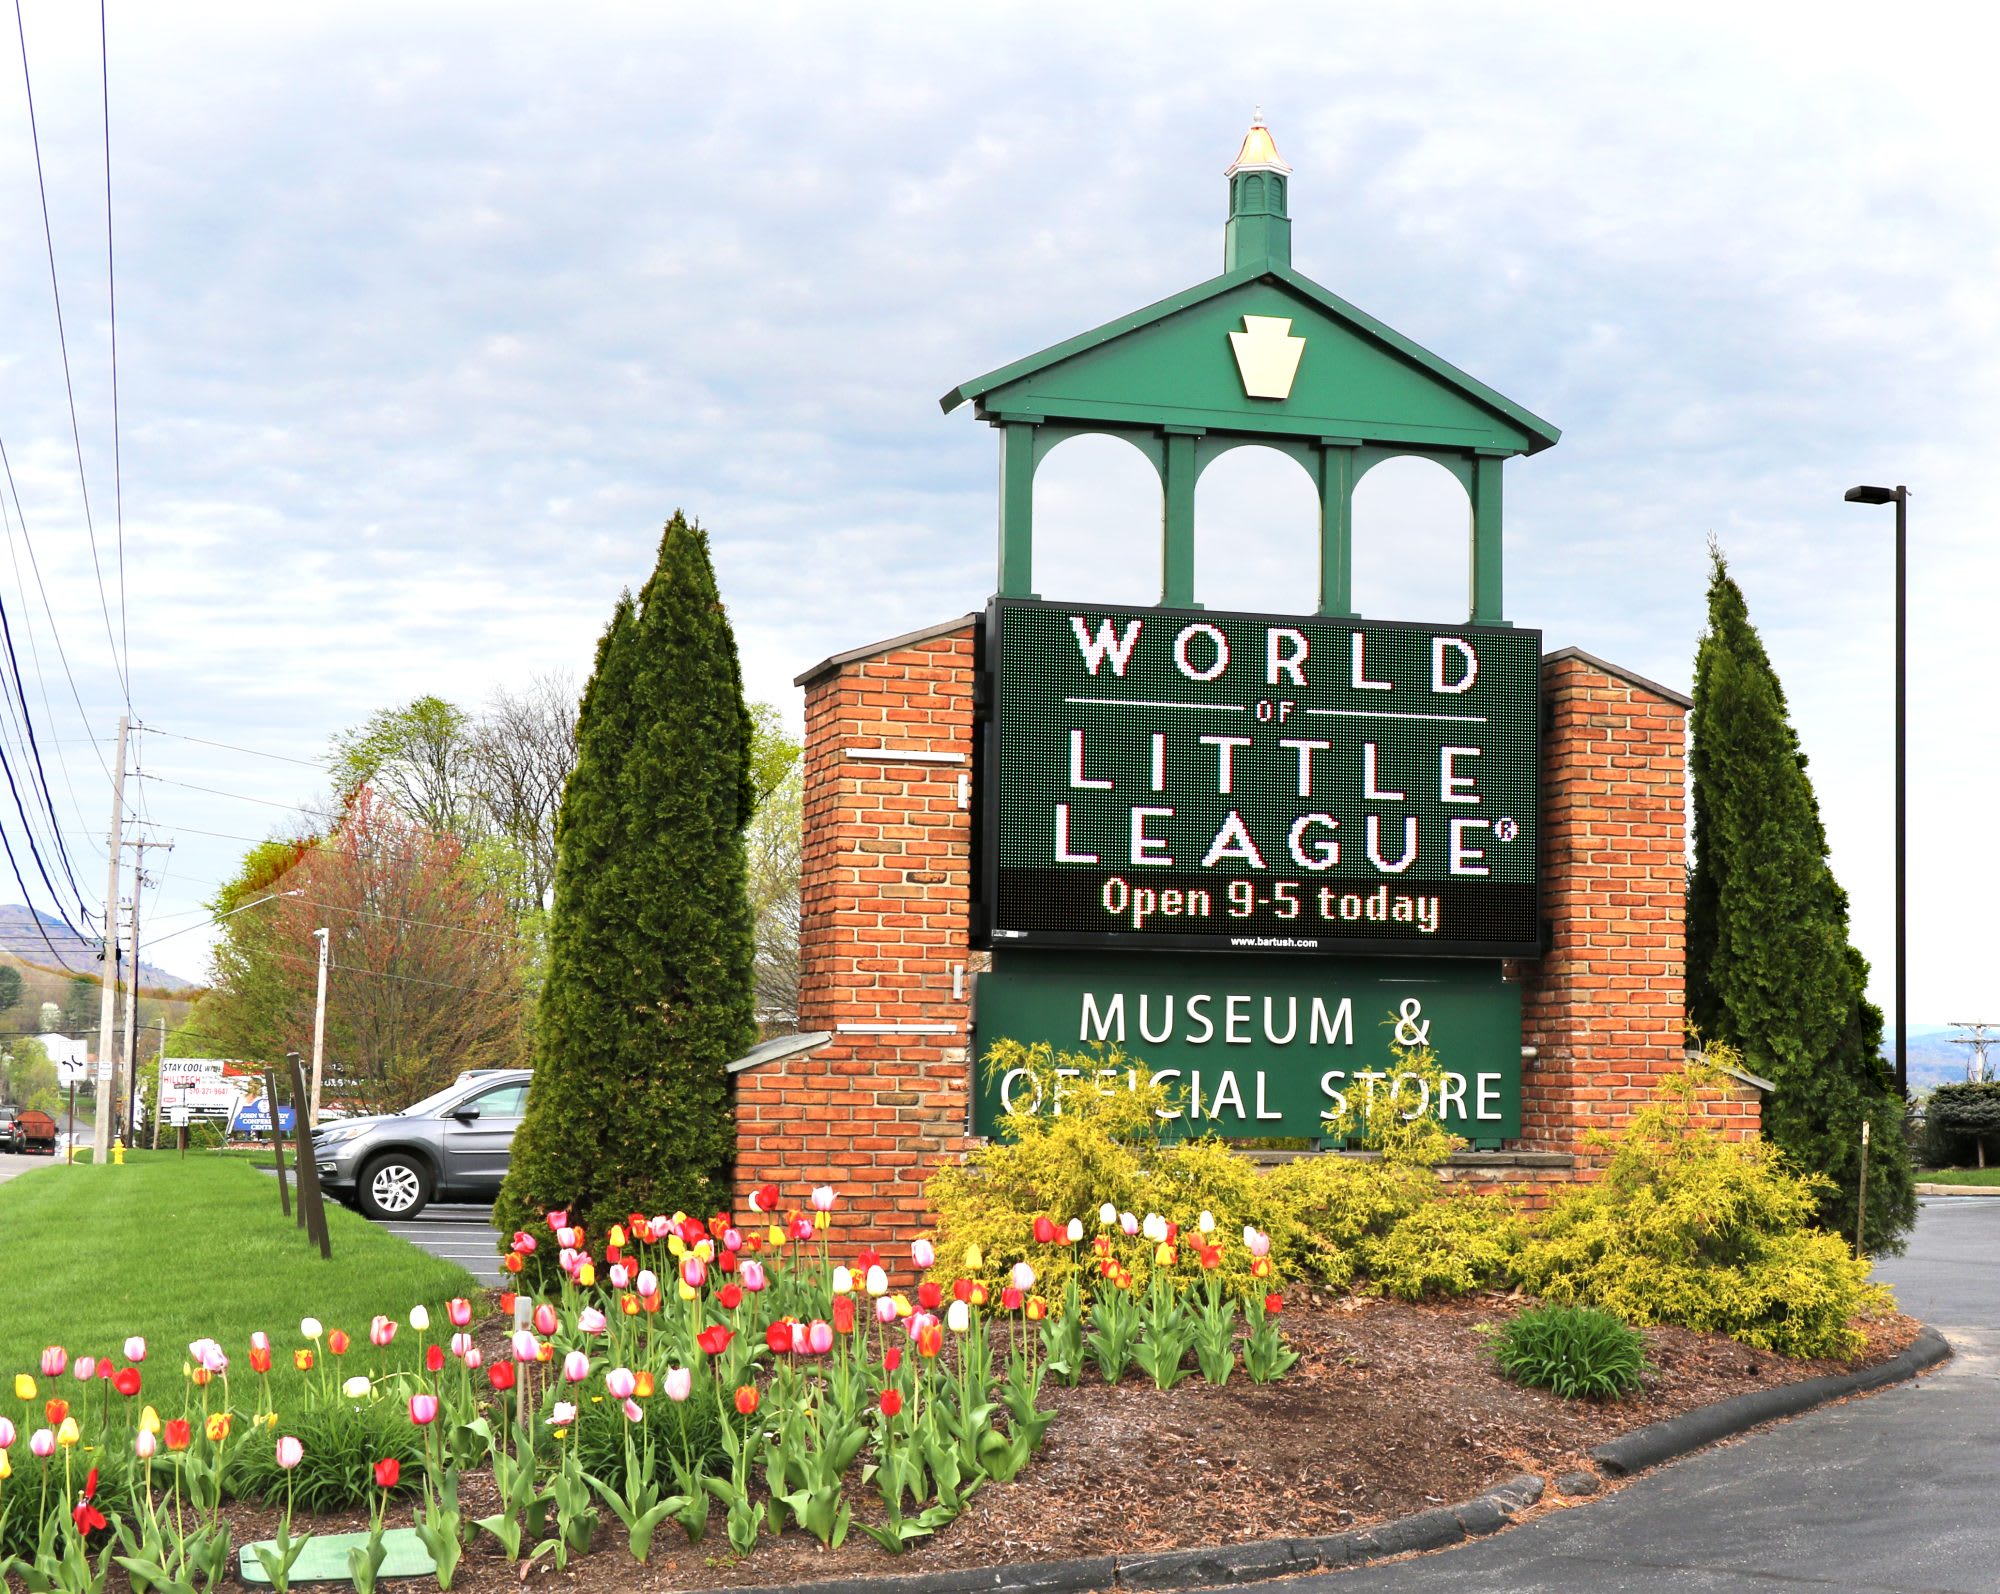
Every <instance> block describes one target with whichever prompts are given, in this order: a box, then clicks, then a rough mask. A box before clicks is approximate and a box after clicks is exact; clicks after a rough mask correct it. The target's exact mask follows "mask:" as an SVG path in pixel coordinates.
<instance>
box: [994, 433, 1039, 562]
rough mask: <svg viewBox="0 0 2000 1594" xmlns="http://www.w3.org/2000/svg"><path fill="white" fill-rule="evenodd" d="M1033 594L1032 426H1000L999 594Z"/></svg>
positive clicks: (1033, 469)
mask: <svg viewBox="0 0 2000 1594" xmlns="http://www.w3.org/2000/svg"><path fill="white" fill-rule="evenodd" d="M1034 595H1035V429H1034V427H1033V426H1031V425H1028V424H1026V423H1024V422H1020V421H1007V422H1005V423H1003V424H1002V425H1001V427H1000V596H1001V597H1003V598H1032V597H1033V596H1034Z"/></svg>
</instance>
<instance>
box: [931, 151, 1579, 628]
mask: <svg viewBox="0 0 2000 1594" xmlns="http://www.w3.org/2000/svg"><path fill="white" fill-rule="evenodd" d="M1227 175H1228V178H1229V219H1228V223H1227V226H1226V229H1225V234H1224V249H1223V265H1224V269H1223V272H1222V275H1220V276H1218V277H1213V278H1211V279H1210V280H1208V281H1207V282H1203V283H1200V284H1198V285H1197V286H1195V287H1192V288H1189V289H1187V290H1185V291H1184V292H1181V293H1177V294H1175V295H1173V296H1172V297H1170V298H1167V299H1163V300H1161V301H1160V302H1159V303H1157V304H1154V305H1149V306H1148V307H1146V308H1145V309H1143V310H1137V311H1134V312H1133V313H1132V314H1130V315H1126V316H1121V317H1120V318H1118V319H1117V320H1115V321H1111V322H1107V323H1106V324H1105V325H1103V326H1100V327H1096V328H1093V329H1092V330H1090V331H1088V332H1084V333H1081V334H1079V335H1077V336H1076V337H1072V338H1069V339H1066V340H1065V341H1063V342H1061V343H1058V344H1055V345H1054V346H1053V347H1051V348H1048V349H1044V350H1043V351H1042V352H1041V353H1039V354H1035V355H1030V356H1029V357H1028V358H1027V359H1024V360H1016V361H1014V362H1013V363H1012V364H1010V365H1005V366H1002V367H1001V368H1000V369H998V370H996V371H991V372H988V373H987V374H986V375H985V376H982V377H978V378H976V379H974V380H973V381H970V382H964V383H961V384H960V385H959V386H957V387H955V388H953V389H952V390H951V391H950V392H949V393H947V394H946V395H945V396H944V399H943V401H942V402H943V405H944V408H945V409H946V410H951V409H954V408H956V407H957V406H959V405H960V404H964V403H967V402H970V403H972V404H973V405H974V406H975V407H976V410H977V413H978V414H979V416H980V417H981V418H982V419H984V420H986V421H988V422H989V423H991V424H992V425H993V426H995V427H997V428H998V429H999V431H1000V434H1001V470H1000V579H999V593H1000V596H1002V597H1031V596H1033V595H1034V580H1033V558H1034V547H1033V543H1034V525H1033V496H1034V477H1035V471H1036V468H1037V467H1038V466H1039V464H1040V463H1041V461H1042V459H1043V458H1044V456H1046V455H1047V453H1048V452H1049V450H1051V449H1052V448H1054V447H1055V446H1056V445H1057V444H1059V443H1061V442H1063V441H1065V440H1066V439H1068V438H1070V437H1075V436H1078V435H1081V434H1084V433H1107V434H1110V435H1112V436H1117V437H1122V438H1124V439H1125V440H1126V441H1128V442H1130V443H1131V444H1133V446H1135V447H1136V448H1138V449H1139V451H1140V452H1141V453H1142V454H1144V455H1145V456H1146V458H1147V459H1148V460H1150V461H1151V462H1152V464H1153V467H1154V469H1155V470H1156V471H1158V473H1159V476H1160V481H1161V487H1162V497H1163V505H1164V508H1163V516H1162V525H1161V541H1162V590H1161V602H1162V603H1164V604H1167V605H1175V606H1180V607H1188V606H1191V605H1193V603H1194V602H1195V572H1194V499H1195V483H1196V481H1197V480H1198V479H1199V477H1200V475H1201V473H1202V471H1203V470H1205V469H1206V468H1207V467H1208V465H1209V464H1211V463H1212V462H1213V461H1214V460H1215V459H1217V458H1218V457H1220V456H1221V455H1222V454H1223V453H1226V452H1227V451H1228V450H1230V449H1232V448H1238V447H1242V446H1244V445H1246V444H1256V445H1261V446H1264V447H1268V448H1275V449H1278V450H1279V451H1280V452H1282V453H1285V454H1287V455H1289V456H1290V457H1291V458H1293V459H1295V460H1296V461H1297V462H1298V463H1299V464H1300V465H1301V466H1302V467H1303V468H1304V469H1305V470H1306V472H1307V473H1308V475H1309V476H1310V477H1311V478H1312V481H1313V484H1314V487H1315V489H1316V491H1317V494H1318V497H1319V503H1320V539H1319V541H1320V546H1319V580H1318V584H1317V590H1316V602H1315V604H1314V605H1313V607H1314V608H1316V609H1317V611H1318V612H1319V613H1321V614H1326V615H1339V616H1345V615H1349V614H1351V613H1352V612H1353V606H1352V580H1351V576H1352V568H1353V565H1352V546H1351V537H1350V506H1351V503H1352V500H1353V495H1354V487H1355V484H1356V483H1357V482H1358V481H1359V480H1360V479H1361V477H1362V476H1363V475H1365V474H1366V473H1367V472H1368V471H1369V470H1370V469H1371V468H1372V467H1374V466H1375V465H1377V464H1379V463H1381V462H1382V461H1383V460H1385V459H1390V458H1394V457H1396V456H1398V455H1404V454H1413V455H1419V456H1421V457H1423V458H1426V459H1431V460H1434V461H1436V462H1437V463H1439V464H1441V465H1443V466H1444V467H1445V468H1446V469H1448V470H1450V471H1451V472H1452V473H1453V474H1454V475H1455V476H1456V477H1457V478H1458V480H1459V481H1460V483H1461V484H1462V485H1463V486H1464V487H1465V489H1466V492H1467V495H1468V497H1469V498H1470V500H1471V505H1472V547H1471V561H1470V571H1471V575H1470V593H1469V600H1468V605H1467V614H1468V618H1469V619H1470V620H1471V621H1472V622H1473V623H1476V624H1482V625H1498V624H1503V623H1504V618H1503V613H1502V607H1503V606H1502V564H1501V490H1500V468H1501V464H1502V462H1503V461H1504V460H1506V459H1508V458H1510V457H1512V456H1515V455H1518V454H1533V453H1537V452H1539V451H1540V450H1542V449H1544V448H1547V447H1549V446H1550V445H1551V444H1553V443H1554V442H1555V441H1556V439H1557V437H1558V436H1559V435H1560V434H1559V433H1558V432H1557V430H1556V428H1554V427H1553V426H1551V425H1549V423H1548V422H1546V421H1544V420H1542V419H1541V418H1540V417H1538V416H1536V415H1534V414H1532V413H1530V412H1529V411H1528V410H1526V409H1524V408H1522V407H1521V406H1520V405H1518V404H1516V403H1514V402H1513V401H1512V400H1511V399H1508V398H1506V397H1504V396H1503V395H1501V394H1500V393H1498V392H1496V391H1494V390H1493V389H1492V388H1490V387H1487V386H1486V385H1485V384H1484V383H1482V382H1479V381H1477V380H1475V379H1474V378H1472V377H1470V376H1468V375H1466V374H1465V373H1464V372H1463V371H1460V370H1458V369H1457V368H1456V367H1454V366H1452V365H1450V364H1448V363H1447V362H1445V361H1444V360H1442V359H1440V358H1438V356H1436V355H1434V354H1432V353H1430V352H1429V351H1428V350H1426V349H1423V348H1420V347H1419V346H1418V345H1417V344H1415V343H1413V342H1411V341H1410V340H1409V339H1408V338H1406V337H1404V336H1403V335H1402V334H1400V333H1398V332H1396V331H1395V330H1393V329H1392V328H1390V327H1388V326H1386V325H1384V324H1383V323H1382V322H1380V321H1378V320H1376V319H1375V318H1374V317H1373V316H1370V315H1368V314H1367V313H1366V312H1364V311H1362V310H1359V309H1357V308H1356V307H1355V306H1353V305H1351V304H1349V303H1347V301H1346V300H1344V299H1342V298H1340V297H1339V296H1338V295H1336V294H1333V293H1330V292H1329V291H1328V290H1326V289H1325V288H1323V287H1321V286H1320V285H1319V284H1318V283H1316V282H1313V281H1312V280H1311V279H1309V278H1307V277H1304V276H1302V275H1300V274H1299V273H1298V272H1297V271H1295V270H1293V269H1292V263H1291V217H1290V209H1289V185H1290V182H1291V168H1290V167H1289V166H1287V165H1286V164H1285V163H1284V161H1282V160H1281V159H1280V158H1279V156H1278V152H1277V149H1276V147H1275V146H1274V145H1273V144H1272V141H1271V136H1270V133H1269V131H1268V129H1266V128H1265V127H1264V125H1263V123H1262V121H1261V120H1259V121H1258V122H1256V123H1255V124H1253V125H1252V127H1251V129H1250V132H1249V134H1248V136H1247V137H1246V138H1245V139H1244V142H1243V148H1242V151H1241V152H1240V153H1239V154H1238V156H1237V158H1236V160H1235V162H1234V163H1233V164H1232V165H1231V166H1230V167H1229V169H1228V173H1227Z"/></svg>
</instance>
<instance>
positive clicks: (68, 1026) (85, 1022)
mask: <svg viewBox="0 0 2000 1594" xmlns="http://www.w3.org/2000/svg"><path fill="white" fill-rule="evenodd" d="M102 1004H103V995H102V987H100V986H99V985H98V983H97V981H96V980H95V979H93V978H92V977H91V976H90V975H88V974H72V975H71V976H70V977H69V984H68V985H66V986H64V987H63V1005H62V1018H63V1023H62V1027H63V1030H64V1031H65V1033H67V1034H70V1035H81V1034H82V1033H83V1032H84V1031H85V1030H88V1029H90V1028H92V1027H93V1026H95V1025H96V1023H97V1021H98V1019H99V1017H100V1016H101V1007H102Z"/></svg>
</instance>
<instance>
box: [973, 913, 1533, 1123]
mask: <svg viewBox="0 0 2000 1594" xmlns="http://www.w3.org/2000/svg"><path fill="white" fill-rule="evenodd" d="M1003 1038H1004V1039H1008V1040H1015V1041H1019V1042H1021V1043H1022V1044H1023V1045H1029V1046H1032V1045H1035V1044H1037V1043H1040V1042H1046V1043H1048V1044H1049V1045H1050V1046H1051V1047H1052V1048H1053V1049H1054V1050H1055V1051H1056V1052H1058V1053H1061V1054H1064V1055H1066V1056H1068V1057H1069V1058H1071V1059H1072V1061H1073V1063H1074V1062H1075V1061H1076V1060H1078V1059H1087V1058H1090V1057H1093V1056H1094V1057H1096V1058H1097V1059H1098V1063H1099V1066H1097V1067H1094V1068H1093V1067H1091V1066H1088V1065H1084V1066H1069V1067H1066V1068H1064V1069H1063V1070H1062V1072H1061V1076H1060V1077H1059V1078H1058V1080H1057V1082H1056V1084H1055V1086H1054V1088H1053V1091H1047V1090H1045V1091H1042V1092H1041V1094H1040V1095H1037V1086H1036V1083H1035V1081H1034V1080H1033V1079H1032V1078H1031V1077H1030V1076H1029V1074H1028V1073H1027V1071H1026V1070H1023V1069H1018V1068H1016V1069H1011V1070H1004V1071H996V1070H993V1069H990V1068H988V1067H987V1066H986V1065H985V1059H986V1054H987V1052H988V1050H989V1049H990V1048H991V1047H992V1045H993V1043H994V1042H995V1041H997V1040H1000V1039H1003ZM1426 1046H1427V1047H1429V1048H1431V1050H1432V1052H1433V1053H1434V1054H1435V1055H1436V1057H1437V1059H1438V1062H1439V1064H1440V1066H1441V1067H1442V1069H1443V1070H1444V1075H1443V1078H1442V1080H1441V1082H1440V1086H1439V1088H1438V1089H1437V1090H1436V1091H1435V1092H1433V1091H1432V1090H1431V1088H1430V1087H1429V1086H1428V1085H1427V1084H1425V1083H1424V1082H1423V1081H1422V1080H1408V1081H1404V1075H1403V1071H1402V1068H1401V1064H1400V1060H1399V1058H1398V1056H1397V1051H1396V1049H1397V1048H1398V1047H1401V1048H1404V1049H1406V1050H1407V1049H1410V1048H1415V1047H1426ZM973 1049H974V1051H973V1054H974V1056H975V1057H977V1058H979V1059H980V1063H979V1065H978V1069H977V1075H976V1088H975V1090H974V1094H973V1106H972V1129H973V1132H974V1133H975V1134H982V1135H994V1134H997V1133H998V1132H999V1130H1000V1128H1001V1124H1002V1118H1003V1115H1004V1113H1006V1112H1007V1111H1009V1110H1013V1111H1033V1112H1041V1113H1049V1112H1054V1111H1056V1110H1058V1109H1059V1107H1060V1105H1061V1103H1060V1101H1058V1100H1054V1099H1050V1098H1051V1097H1052V1096H1066V1095H1067V1093H1068V1092H1070V1091H1074V1090H1084V1089H1093V1088H1095V1089H1106V1090H1117V1089H1121V1088H1124V1087H1126V1086H1127V1085H1129V1084H1130V1083H1132V1082H1134V1080H1135V1079H1136V1077H1137V1075H1138V1073H1139V1071H1140V1070H1144V1071H1145V1073H1146V1074H1147V1075H1149V1076H1150V1077H1151V1078H1154V1079H1157V1080H1159V1081H1161V1082H1162V1083H1164V1084H1165V1085H1167V1086H1168V1087H1169V1089H1170V1090H1171V1091H1172V1092H1173V1094H1174V1098H1175V1103H1176V1105H1175V1107H1174V1108H1173V1109H1172V1113H1171V1121H1169V1122H1168V1123H1166V1124H1164V1125H1163V1126H1162V1128H1163V1130H1165V1131H1167V1132H1170V1133H1171V1132H1185V1133H1193V1134H1218V1135H1223V1136H1232V1137H1236V1136H1264V1135H1274V1136H1287V1137H1290V1136H1305V1137H1309V1138H1319V1137H1322V1136H1326V1135H1329V1134H1332V1133H1334V1132H1335V1121H1336V1120H1337V1119H1339V1118H1340V1117H1341V1115H1342V1114H1343V1113H1344V1112H1345V1111H1346V1110H1347V1108H1348V1107H1349V1105H1350V1103H1352V1104H1355V1105H1361V1104H1365V1103H1367V1102H1368V1101H1370V1100H1373V1099H1374V1098H1375V1097H1376V1096H1377V1095H1378V1094H1379V1093H1381V1092H1384V1091H1391V1092H1395V1093H1396V1096H1397V1100H1398V1103H1399V1104H1400V1105H1401V1106H1402V1108H1403V1110H1404V1112H1405V1113H1406V1114H1407V1115H1409V1116H1411V1117H1414V1116H1416V1114H1418V1113H1419V1112H1423V1111H1426V1110H1429V1111H1432V1112H1435V1113H1436V1114H1437V1115H1438V1117H1439V1119H1440V1121H1441V1122H1442V1123H1443V1124H1444V1126H1445V1127H1446V1128H1447V1129H1450V1130H1451V1131H1452V1132H1453V1133H1455V1134H1459V1135H1463V1136H1464V1137H1465V1138H1466V1139H1467V1140H1469V1141H1470V1142H1471V1143H1472V1144H1473V1145H1474V1146H1475V1147H1479V1146H1486V1147H1491V1146H1498V1145H1499V1144H1500V1142H1501V1141H1502V1140H1503V1139H1507V1138H1511V1137H1514V1136H1518V1135H1519V1134H1520V1133H1521V989H1520V987H1519V986H1518V985H1511V984H1509V983H1507V982H1506V981H1504V980H1503V979H1501V977H1500V965H1499V963H1498V962H1496V961H1491V960H1484V961H1473V960H1458V959H1454V960H1443V959H1441V960H1437V961H1431V962H1426V961H1423V960H1421V959H1416V958H1397V959H1394V960H1391V959H1387V958H1314V957H1292V958H1217V957H1211V956H1208V955H1205V954H1202V953H1193V954H1187V955H1181V956H1175V955H1173V954H1171V953H1166V954H1161V953H1153V954H1139V955H1132V954H1128V953H1123V952H1110V953H1078V952H1067V951H1052V952H1027V951H1013V952H1009V953H1007V954H1006V956H1005V957H1004V958H996V959H995V960H994V968H993V969H992V971H991V972H989V973H985V974H981V975H979V976H978V977H977V980H976V982H975V984H974V986H973ZM1114 1059H1116V1060H1115V1061H1114Z"/></svg>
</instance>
